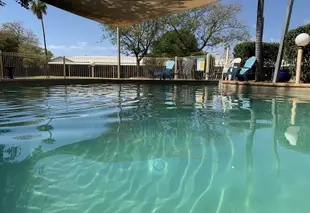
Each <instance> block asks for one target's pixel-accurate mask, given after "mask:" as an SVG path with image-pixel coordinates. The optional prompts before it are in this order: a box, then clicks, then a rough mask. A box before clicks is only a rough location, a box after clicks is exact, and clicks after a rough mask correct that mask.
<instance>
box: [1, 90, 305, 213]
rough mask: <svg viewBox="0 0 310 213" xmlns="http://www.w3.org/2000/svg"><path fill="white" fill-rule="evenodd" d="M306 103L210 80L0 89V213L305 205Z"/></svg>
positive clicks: (219, 211)
mask: <svg viewBox="0 0 310 213" xmlns="http://www.w3.org/2000/svg"><path fill="white" fill-rule="evenodd" d="M309 109H310V102H309V100H307V99H304V98H300V97H289V96H279V95H269V96H267V95H266V96H262V95H261V94H250V93H227V92H225V91H219V90H218V88H217V87H205V86H186V85H184V86H180V85H178V86H177V85H158V86H156V85H91V86H79V85H75V86H52V87H22V88H11V87H9V88H5V89H1V93H0V174H1V176H0V197H1V201H0V209H1V213H2V212H3V213H5V212H8V213H17V212H21V213H26V212H27V213H28V212H126V213H128V212H135V213H136V212H143V213H146V212H157V213H159V212H169V213H170V212H178V213H179V212H184V213H189V212H206V209H208V212H215V213H225V212H232V213H234V212H238V213H252V212H253V213H260V212H272V213H275V212H281V213H283V212H289V213H291V212H298V213H303V212H305V213H306V212H308V209H309V206H308V201H307V197H308V194H309V193H308V192H309V191H310V185H308V180H309V178H310V172H309V170H308V168H309V163H308V162H309V159H310V155H309V154H310V145H309V142H308V140H307V137H308V136H309V133H310V129H309V123H310V118H309Z"/></svg>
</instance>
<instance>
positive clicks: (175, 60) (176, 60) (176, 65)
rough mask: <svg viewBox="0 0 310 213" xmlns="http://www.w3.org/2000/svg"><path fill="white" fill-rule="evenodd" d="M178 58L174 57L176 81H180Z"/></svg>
mask: <svg viewBox="0 0 310 213" xmlns="http://www.w3.org/2000/svg"><path fill="white" fill-rule="evenodd" d="M178 74H179V73H178V56H176V57H174V79H178Z"/></svg>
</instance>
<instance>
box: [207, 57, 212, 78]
mask: <svg viewBox="0 0 310 213" xmlns="http://www.w3.org/2000/svg"><path fill="white" fill-rule="evenodd" d="M210 66H211V54H208V55H207V63H206V80H209V73H210Z"/></svg>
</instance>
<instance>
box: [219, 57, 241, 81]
mask: <svg viewBox="0 0 310 213" xmlns="http://www.w3.org/2000/svg"><path fill="white" fill-rule="evenodd" d="M241 61H242V60H241V58H235V59H233V60H232V61H231V62H230V67H228V68H224V69H225V70H224V72H223V73H224V80H235V78H236V74H237V73H238V71H239V70H240V64H241ZM225 71H226V72H225Z"/></svg>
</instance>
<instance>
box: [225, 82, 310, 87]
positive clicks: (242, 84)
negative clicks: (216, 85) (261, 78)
mask: <svg viewBox="0 0 310 213" xmlns="http://www.w3.org/2000/svg"><path fill="white" fill-rule="evenodd" d="M220 84H221V85H228V86H248V87H249V86H250V87H252V86H258V87H286V88H309V89H310V84H294V83H272V82H255V81H249V82H244V81H220Z"/></svg>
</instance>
